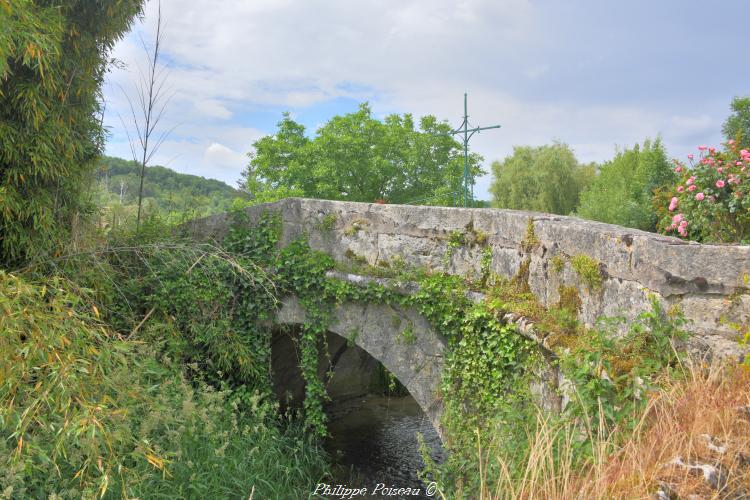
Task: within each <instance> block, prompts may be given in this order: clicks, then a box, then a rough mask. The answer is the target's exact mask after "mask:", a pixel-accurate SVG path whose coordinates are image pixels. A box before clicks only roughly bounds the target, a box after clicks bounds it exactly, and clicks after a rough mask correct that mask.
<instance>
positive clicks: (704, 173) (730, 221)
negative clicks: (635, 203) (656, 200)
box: [659, 140, 750, 243]
mask: <svg viewBox="0 0 750 500" xmlns="http://www.w3.org/2000/svg"><path fill="white" fill-rule="evenodd" d="M698 151H699V153H698V157H697V158H696V157H695V155H693V154H689V155H688V160H689V161H688V163H684V162H681V161H679V160H674V164H675V167H674V170H675V172H676V173H677V174H678V175H679V176H680V181H679V184H677V185H676V186H674V188H673V189H672V190H671V192H670V193H667V194H668V195H669V196H668V197H667V199H669V203H668V205H666V206H665V205H662V206H661V207H660V212H661V214H660V215H661V219H660V223H659V230H660V231H661V232H663V233H668V234H671V233H676V234H677V235H678V236H680V237H681V238H687V239H691V240H695V241H703V242H715V243H737V242H740V243H750V151H748V150H747V149H740V148H739V146H738V145H737V144H736V143H735V141H733V140H730V141H728V142H727V143H726V144H725V148H724V150H722V151H719V150H717V149H716V148H713V147H708V146H699V147H698ZM662 199H663V198H662Z"/></svg>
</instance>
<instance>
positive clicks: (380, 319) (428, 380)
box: [273, 296, 447, 438]
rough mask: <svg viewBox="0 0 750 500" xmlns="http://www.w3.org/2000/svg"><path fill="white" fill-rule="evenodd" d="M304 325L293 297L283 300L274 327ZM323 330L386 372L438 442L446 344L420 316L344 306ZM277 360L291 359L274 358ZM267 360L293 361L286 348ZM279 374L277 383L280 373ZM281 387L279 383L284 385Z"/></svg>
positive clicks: (390, 307)
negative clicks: (410, 399) (411, 401)
mask: <svg viewBox="0 0 750 500" xmlns="http://www.w3.org/2000/svg"><path fill="white" fill-rule="evenodd" d="M304 322H305V310H304V308H303V307H302V306H301V304H300V302H299V300H298V299H297V298H296V297H295V296H288V297H286V298H284V300H283V301H282V304H281V307H280V308H279V310H278V312H277V315H276V323H277V324H278V325H291V326H294V325H302V324H304ZM328 331H329V332H330V333H333V334H336V335H337V336H338V337H341V340H342V341H343V345H344V346H345V345H346V342H352V343H353V344H354V345H356V346H357V347H359V348H360V349H362V350H363V351H365V352H366V353H367V354H368V355H369V356H370V357H371V358H372V359H373V360H375V361H377V362H379V363H380V364H382V365H383V366H384V367H385V368H386V369H387V370H388V371H389V372H391V373H392V374H393V375H394V376H395V377H396V378H397V379H398V381H399V382H400V383H401V384H402V385H403V386H404V387H405V388H406V390H407V391H408V392H409V394H410V395H411V396H412V397H413V398H414V400H415V401H416V402H417V404H418V405H419V406H420V408H421V409H422V411H423V412H424V413H425V415H426V416H427V418H428V419H429V421H430V423H431V424H432V426H433V427H434V428H435V430H436V431H437V433H438V435H439V436H440V437H441V438H442V429H441V427H440V417H441V416H442V413H443V402H442V397H441V396H440V384H441V380H442V376H443V351H444V350H445V347H446V344H447V342H446V340H445V339H444V338H443V337H442V336H441V335H439V334H437V333H436V332H435V331H434V329H433V328H432V327H431V326H430V324H429V322H428V321H427V320H426V319H425V318H424V317H423V316H422V315H420V314H419V313H417V312H416V311H415V310H413V309H411V308H404V307H401V306H398V305H388V304H377V303H357V302H344V303H342V304H339V305H337V306H336V307H335V308H334V310H333V312H332V315H331V322H330V324H329V325H328ZM339 344H341V343H339ZM343 352H344V350H343V349H341V348H340V347H334V349H333V352H332V353H331V365H334V366H335V365H336V364H337V359H336V357H337V355H339V356H340V355H341V354H343ZM279 356H289V357H293V358H294V359H279ZM273 357H274V358H275V361H274V364H276V365H277V366H282V365H286V366H287V367H291V366H292V364H293V363H297V361H298V360H297V359H296V356H294V355H293V353H291V352H289V350H288V349H287V350H283V351H282V352H276V353H275V354H274V356H273ZM277 376H278V374H277ZM281 376H282V379H283V374H282V375H281ZM281 383H282V385H283V384H284V381H283V380H282V381H281Z"/></svg>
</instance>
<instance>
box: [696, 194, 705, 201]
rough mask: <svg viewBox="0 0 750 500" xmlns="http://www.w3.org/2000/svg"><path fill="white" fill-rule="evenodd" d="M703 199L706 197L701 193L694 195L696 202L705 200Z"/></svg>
mask: <svg viewBox="0 0 750 500" xmlns="http://www.w3.org/2000/svg"><path fill="white" fill-rule="evenodd" d="M705 197H706V195H705V194H703V193H698V194H696V195H695V199H696V200H698V201H703V198H705Z"/></svg>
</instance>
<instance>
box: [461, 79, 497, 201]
mask: <svg viewBox="0 0 750 500" xmlns="http://www.w3.org/2000/svg"><path fill="white" fill-rule="evenodd" d="M466 100H467V98H466V94H465V93H464V121H463V123H462V124H461V125H459V127H458V128H457V129H455V130H452V131H451V132H450V133H451V135H456V134H462V135H463V138H462V139H463V143H464V178H463V182H462V186H461V191H462V192H461V195H462V198H463V200H462V202H463V206H464V207H468V206H471V205H472V204H473V201H474V183H473V182H471V176H470V175H469V139H471V137H472V136H473V135H474V134H476V133H477V132H481V131H482V130H489V129H493V128H500V125H492V126H490V127H474V128H469V111H468V107H467V104H466ZM470 183H471V187H469V184H470Z"/></svg>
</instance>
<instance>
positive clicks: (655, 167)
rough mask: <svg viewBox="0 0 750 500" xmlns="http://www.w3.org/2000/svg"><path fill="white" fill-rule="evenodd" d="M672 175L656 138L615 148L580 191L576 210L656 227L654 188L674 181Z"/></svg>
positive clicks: (636, 225) (602, 218)
mask: <svg viewBox="0 0 750 500" xmlns="http://www.w3.org/2000/svg"><path fill="white" fill-rule="evenodd" d="M674 179H675V175H674V173H673V172H672V168H671V166H670V164H669V162H668V161H667V156H666V153H665V152H664V148H663V147H662V145H661V142H660V141H659V140H658V139H657V140H656V141H654V142H653V143H652V142H651V141H649V140H646V141H645V142H644V143H643V146H642V147H641V146H639V145H638V144H636V145H635V146H633V148H632V149H625V150H624V151H622V152H618V153H617V155H616V156H615V158H614V159H613V160H612V161H610V162H607V163H605V164H604V165H603V166H602V168H601V172H600V173H599V176H598V177H597V178H596V179H595V180H594V182H593V183H592V184H591V186H590V187H589V188H588V189H586V190H585V191H583V192H582V193H581V203H580V205H579V207H578V208H577V209H576V214H577V215H579V216H580V217H583V218H585V219H591V220H598V221H601V222H608V223H610V224H618V225H620V226H625V227H632V228H636V229H643V230H645V231H654V230H656V222H657V214H656V212H655V210H654V208H653V206H652V202H651V199H652V197H653V195H654V192H655V191H656V190H657V189H658V188H659V187H660V186H664V185H668V184H670V183H672V182H674Z"/></svg>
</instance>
